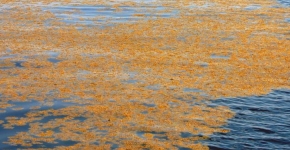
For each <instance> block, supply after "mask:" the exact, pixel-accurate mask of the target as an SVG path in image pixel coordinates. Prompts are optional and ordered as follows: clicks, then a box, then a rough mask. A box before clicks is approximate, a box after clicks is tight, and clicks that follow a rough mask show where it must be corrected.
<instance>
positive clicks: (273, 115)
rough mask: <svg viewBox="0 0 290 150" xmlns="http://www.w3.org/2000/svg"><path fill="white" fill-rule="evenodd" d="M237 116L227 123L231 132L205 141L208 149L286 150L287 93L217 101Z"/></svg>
mask: <svg viewBox="0 0 290 150" xmlns="http://www.w3.org/2000/svg"><path fill="white" fill-rule="evenodd" d="M214 104H217V105H225V106H229V107H230V108H231V110H233V111H234V112H236V116H235V117H234V118H232V119H230V120H229V121H228V125H227V126H226V128H228V129H229V130H230V131H231V132H229V133H227V134H214V135H213V136H212V137H211V138H210V141H206V142H205V143H207V144H208V145H209V146H210V148H211V149H269V150H271V149H289V146H290V136H289V135H290V124H289V122H290V90H289V89H288V90H287V89H280V90H274V91H272V92H271V93H269V94H267V95H261V96H251V97H237V98H225V99H218V100H216V101H215V102H214Z"/></svg>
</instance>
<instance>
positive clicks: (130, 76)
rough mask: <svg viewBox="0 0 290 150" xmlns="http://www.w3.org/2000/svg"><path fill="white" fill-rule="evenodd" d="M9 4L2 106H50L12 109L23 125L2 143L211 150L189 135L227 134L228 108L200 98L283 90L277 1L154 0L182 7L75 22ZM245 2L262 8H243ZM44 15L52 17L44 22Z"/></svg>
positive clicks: (0, 37) (284, 50)
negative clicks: (161, 14) (163, 14)
mask: <svg viewBox="0 0 290 150" xmlns="http://www.w3.org/2000/svg"><path fill="white" fill-rule="evenodd" d="M10 2H15V1H11V0H10V1H7V0H6V1H4V2H3V4H4V3H8V4H9V5H10V4H11V6H13V9H11V10H9V9H8V10H3V13H4V14H5V15H1V20H3V21H2V22H1V24H2V25H3V26H1V27H0V29H1V34H0V50H1V52H3V56H6V52H5V51H7V50H8V49H9V50H11V52H9V53H11V55H19V56H17V57H14V58H5V59H0V73H1V75H0V77H1V78H0V89H1V90H0V94H1V106H0V108H1V109H6V108H8V107H12V104H10V101H24V102H25V101H31V100H37V101H39V102H41V104H42V105H43V106H46V107H47V109H45V110H39V109H40V108H41V107H37V106H32V107H31V109H32V110H31V111H30V112H28V113H27V114H25V115H26V116H25V117H21V118H18V117H7V118H6V123H4V122H2V124H3V127H4V128H7V129H8V128H9V129H10V128H13V127H14V126H25V125H28V126H29V130H28V131H27V132H20V133H18V134H17V135H15V136H11V137H10V138H9V140H8V143H9V144H17V145H21V146H27V147H30V146H32V145H34V144H43V143H54V142H56V141H57V140H60V141H75V142H77V143H78V144H75V145H73V146H69V147H66V148H67V149H79V148H84V149H89V148H90V147H92V146H93V148H96V149H109V148H110V147H111V146H112V145H114V144H116V145H118V146H119V148H120V149H142V148H150V149H177V146H180V147H187V148H192V149H207V147H206V146H204V145H201V144H199V143H196V141H200V140H206V139H208V137H209V136H210V135H212V134H213V133H215V132H221V133H227V132H229V131H228V130H225V129H222V128H221V126H223V125H225V124H226V123H227V120H228V119H230V118H232V117H233V116H234V113H233V112H231V111H230V110H229V108H228V107H225V106H217V107H209V106H207V105H206V103H205V102H204V101H206V102H207V103H208V100H210V99H215V98H220V97H235V96H249V95H260V94H265V93H268V92H269V91H270V90H271V89H275V88H289V87H290V83H289V77H290V76H289V68H290V59H289V58H290V49H289V47H290V42H289V38H290V35H289V29H290V27H289V24H287V23H286V22H284V18H283V17H282V16H283V15H281V14H285V13H287V12H289V8H279V9H276V8H272V7H270V5H274V4H275V3H274V2H273V1H259V0H257V1H248V0H247V1H235V2H236V3H235V4H232V3H230V2H228V1H221V0H212V1H209V2H211V3H215V4H216V5H210V6H209V7H204V8H203V7H201V8H200V9H197V10H192V9H191V6H192V5H198V6H205V5H206V4H205V3H204V2H201V1H187V0H181V1H177V2H176V3H175V2H174V1H159V0H156V2H154V3H153V4H154V5H155V6H159V5H163V6H167V7H170V8H171V7H174V9H177V10H178V11H180V13H179V16H176V17H175V18H157V19H155V20H153V19H152V20H150V19H149V20H139V21H136V22H135V23H134V24H133V23H130V24H127V23H123V24H115V25H114V26H109V27H105V28H103V29H101V28H99V27H86V26H82V29H81V30H79V29H77V27H79V24H78V25H76V26H75V25H66V24H65V23H63V22H61V20H60V19H59V18H56V17H55V16H54V15H53V14H52V13H50V12H48V11H46V12H43V11H42V10H41V9H40V7H35V8H33V7H29V6H28V5H27V6H26V7H25V8H21V7H17V4H16V3H10ZM33 2H34V1H23V2H22V3H24V4H29V3H33ZM51 2H52V1H45V2H43V3H51ZM60 2H62V3H63V4H68V3H70V2H71V1H60ZM80 3H81V4H100V3H102V4H110V5H111V4H112V5H114V7H115V8H120V6H123V5H125V4H126V5H127V6H128V5H129V6H136V5H139V4H138V3H135V2H130V1H126V2H123V3H118V2H117V1H111V2H107V1H96V2H92V1H83V2H80ZM250 4H258V5H260V6H261V8H260V9H258V10H254V12H252V11H247V10H244V9H242V8H244V7H246V6H248V5H250ZM233 5H237V6H239V7H240V8H241V9H239V8H237V9H235V8H234V7H230V6H233ZM227 6H229V7H227ZM165 11H166V10H165ZM205 14H206V15H205ZM135 15H137V16H138V14H135ZM48 18H50V19H52V20H53V22H52V24H51V26H46V25H45V24H44V23H43V22H45V21H46V20H47V19H48ZM140 18H141V17H140ZM4 52H5V53H4ZM55 53H57V55H52V54H55ZM4 54H5V55H4ZM1 57H2V53H1V55H0V58H1ZM8 102H9V103H8ZM62 102H64V103H65V102H69V103H70V104H66V103H65V104H62ZM59 103H61V104H59ZM57 104H59V105H60V106H61V107H59V108H58V109H54V106H55V105H57ZM74 105H76V106H74ZM51 118H52V119H51ZM42 122H44V123H42ZM182 133H188V134H189V135H191V136H189V137H186V138H184V137H182V136H181V134H182ZM198 135H201V136H198ZM27 141H30V143H27ZM96 142H97V143H98V144H99V145H98V146H96ZM108 143H109V144H108ZM194 143H196V144H194ZM56 148H59V149H65V147H61V146H60V147H56Z"/></svg>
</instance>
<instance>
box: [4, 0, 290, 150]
mask: <svg viewBox="0 0 290 150" xmlns="http://www.w3.org/2000/svg"><path fill="white" fill-rule="evenodd" d="M278 1H279V3H281V4H282V5H283V6H284V7H289V6H290V1H289V0H278ZM147 7H149V6H147ZM259 8H260V7H259V6H256V5H250V6H248V7H246V8H245V10H249V11H253V10H258V9H259ZM42 9H43V10H44V11H51V12H52V13H53V14H54V15H55V16H56V18H57V19H61V20H62V21H63V22H64V23H65V24H66V25H80V26H81V25H85V26H91V25H92V24H94V25H96V26H100V27H107V26H114V25H115V24H116V23H117V24H118V23H120V24H122V23H128V22H129V23H131V24H133V23H134V22H136V21H138V20H142V19H144V18H142V16H145V17H146V18H145V19H148V20H150V19H151V20H154V19H156V18H171V17H175V16H178V14H179V13H180V12H179V11H178V10H175V9H172V10H170V11H167V12H166V13H164V12H163V10H165V7H163V6H158V7H152V8H150V13H149V12H146V10H148V8H146V9H144V10H143V9H142V7H137V8H136V7H131V6H122V9H123V11H121V12H117V11H116V10H115V8H111V7H108V6H102V5H99V6H89V5H82V6H74V5H69V6H68V5H67V6H47V7H43V8H42ZM136 13H137V14H141V15H140V16H141V17H140V16H135V15H134V14H136ZM95 16H100V18H99V19H98V20H92V19H95ZM112 18H114V19H112ZM51 21H52V20H47V22H46V25H47V26H51ZM285 21H286V22H290V20H289V18H285ZM169 49H170V48H169ZM47 55H48V56H49V58H47V61H49V62H51V63H53V64H54V65H57V63H59V62H61V61H63V60H59V59H58V55H59V53H57V52H48V53H47ZM14 57H17V55H14V54H13V55H12V54H11V55H6V56H3V57H0V60H5V59H10V58H14ZM211 58H212V59H215V60H228V59H229V58H230V56H228V55H215V54H212V55H211ZM24 62H25V61H14V62H13V63H14V65H15V67H16V68H18V69H25V66H24V65H23V63H24ZM201 66H203V67H207V66H208V65H207V63H205V64H201ZM12 68H13V67H11V68H10V67H0V69H1V70H4V71H5V70H9V69H12ZM86 73H88V72H86V71H83V72H82V74H86ZM131 78H132V79H131ZM124 83H126V84H136V83H138V80H135V79H134V75H132V76H130V79H129V80H126V81H124ZM147 88H148V89H150V90H155V91H158V90H159V89H160V85H152V86H147ZM183 92H185V93H187V92H188V93H201V92H202V90H200V89H198V88H185V89H184V90H183ZM1 96H2V95H1V93H0V97H1ZM0 99H1V98H0ZM71 99H73V98H71V97H70V98H68V99H55V100H54V101H52V102H51V101H50V103H53V105H45V104H43V103H40V102H39V101H35V100H33V99H31V100H27V101H26V102H20V101H19V102H18V101H9V104H11V105H14V106H13V107H10V108H7V109H1V111H3V112H2V113H0V118H1V119H4V118H6V117H11V116H17V117H19V118H20V117H25V114H27V113H29V112H33V111H34V110H31V108H32V107H40V108H38V110H50V109H55V110H57V109H62V108H66V107H68V106H74V105H77V104H75V103H70V102H66V100H71ZM203 103H204V104H206V106H207V107H210V108H215V107H217V106H227V107H229V108H230V110H231V111H233V112H234V113H235V116H234V117H233V118H231V119H229V120H228V121H227V124H226V125H223V126H222V128H225V129H228V130H229V132H228V133H214V134H213V135H210V137H209V139H206V140H201V143H202V144H204V145H207V146H208V147H209V148H210V149H269V150H270V149H290V124H289V123H290V90H289V89H273V90H272V91H271V92H270V93H268V94H265V95H257V96H249V97H233V98H219V99H216V100H212V101H210V102H207V101H205V102H203ZM144 105H145V106H147V107H155V106H156V105H155V104H154V103H152V104H147V103H146V104H145V103H144ZM19 107H21V108H22V109H19V110H18V109H17V108H19ZM62 117H64V116H61V115H60V116H48V117H45V118H42V119H41V120H40V121H38V122H39V123H47V122H49V121H51V120H55V119H61V118H62ZM73 120H75V121H80V122H82V121H83V120H85V118H81V117H80V118H74V119H73ZM7 122H8V121H7V120H6V121H4V122H3V124H5V123H7ZM29 128H30V127H29V126H28V125H25V126H16V127H14V128H13V129H6V128H5V127H4V126H0V149H17V148H20V149H22V148H27V147H25V146H20V145H9V144H7V143H5V142H7V141H8V140H9V137H10V136H14V135H16V134H17V133H18V132H26V131H28V130H29ZM100 132H106V131H100ZM136 134H137V136H139V137H143V136H144V134H145V132H137V133H136ZM151 134H155V135H158V136H161V137H159V139H163V140H166V139H167V137H166V136H164V134H165V133H163V132H151ZM191 136H192V135H191V134H190V133H186V132H182V133H181V137H184V138H187V137H191ZM56 142H57V143H45V142H44V143H42V144H35V145H33V146H32V147H31V148H56V147H57V146H71V145H74V144H76V143H77V142H75V141H70V140H67V141H61V140H58V141H56ZM96 145H97V144H96ZM112 145H113V146H112V147H111V149H116V148H118V145H117V144H112ZM177 148H178V149H180V150H187V148H183V147H177Z"/></svg>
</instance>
